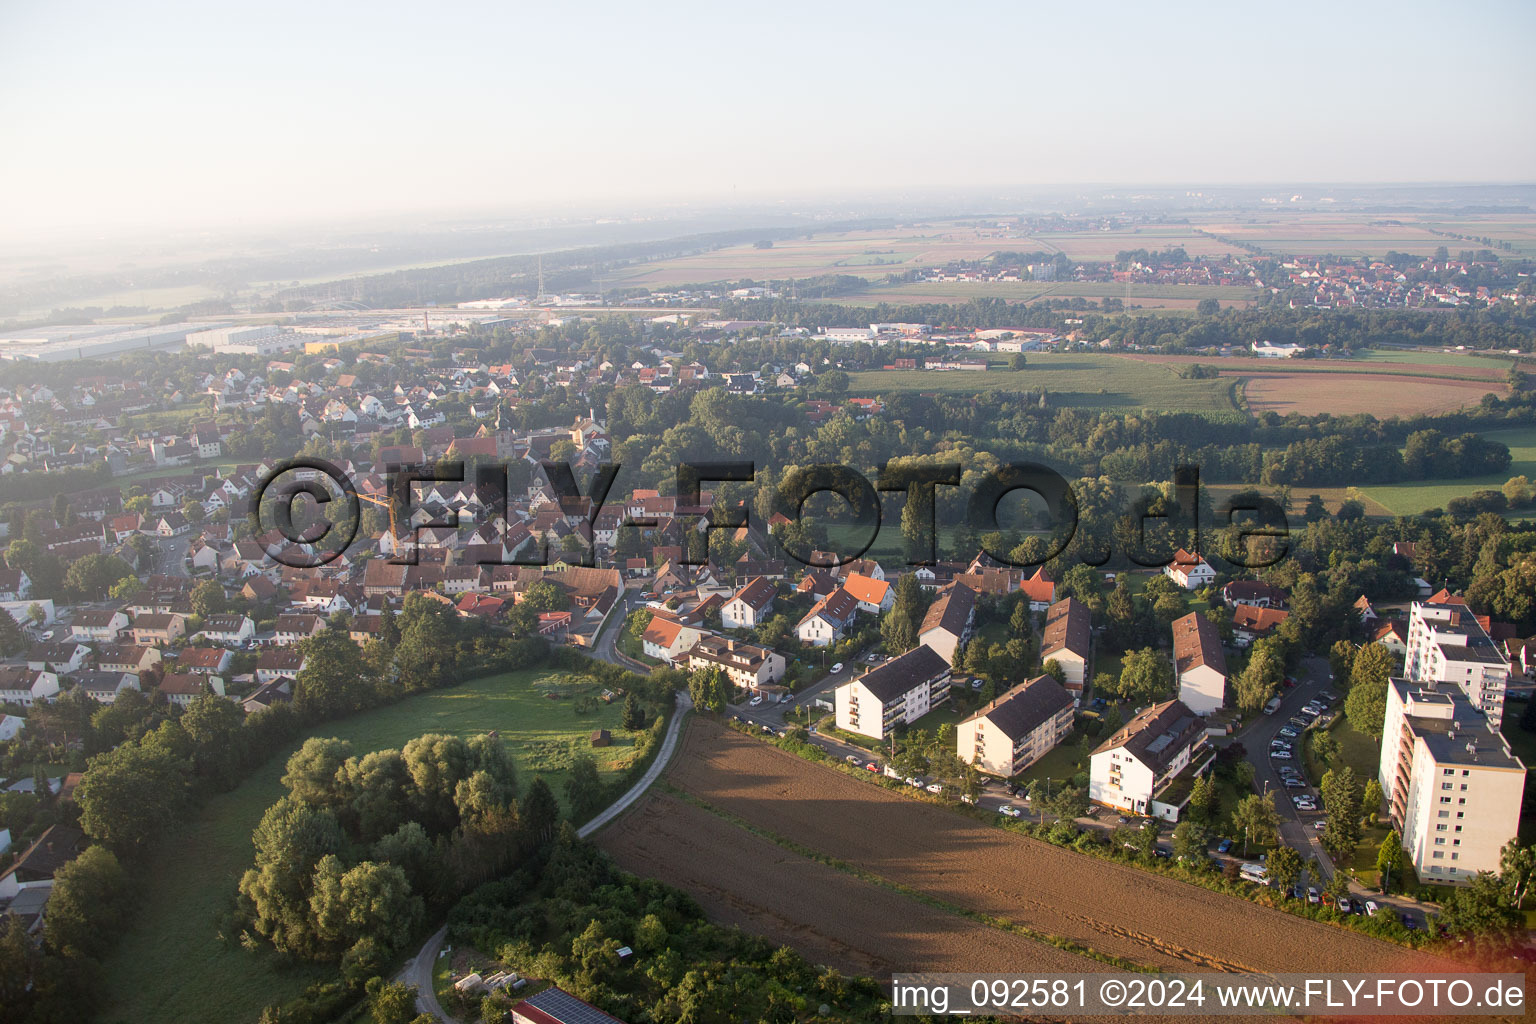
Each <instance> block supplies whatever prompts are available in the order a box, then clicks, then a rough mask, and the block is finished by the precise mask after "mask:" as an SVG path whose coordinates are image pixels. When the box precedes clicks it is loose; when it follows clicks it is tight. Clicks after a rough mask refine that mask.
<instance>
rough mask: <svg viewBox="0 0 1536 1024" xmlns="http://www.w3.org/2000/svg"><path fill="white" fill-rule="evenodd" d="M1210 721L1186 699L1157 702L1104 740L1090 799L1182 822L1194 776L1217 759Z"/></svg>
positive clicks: (1092, 762)
mask: <svg viewBox="0 0 1536 1024" xmlns="http://www.w3.org/2000/svg"><path fill="white" fill-rule="evenodd" d="M1205 739H1206V737H1205V722H1204V721H1202V720H1201V719H1200V716H1198V715H1196V714H1195V713H1194V712H1193V711H1191V710H1190V709H1189V708H1188V707H1186V706H1185V705H1184V703H1183V702H1182V701H1177V700H1169V701H1164V702H1163V703H1161V704H1154V705H1152V706H1151V707H1149V708H1146V709H1145V710H1143V711H1141V712H1140V713H1139V714H1137V715H1136V717H1134V718H1132V719H1131V720H1130V721H1129V722H1127V723H1126V724H1125V725H1124V726H1122V727H1121V728H1120V729H1119V730H1118V731H1116V732H1115V734H1114V735H1113V736H1111V737H1110V738H1109V739H1107V740H1105V741H1104V742H1103V743H1101V744H1100V745H1099V747H1098V749H1096V750H1095V751H1094V752H1093V754H1092V755H1091V756H1090V758H1089V770H1088V797H1089V799H1090V800H1092V801H1093V802H1094V803H1096V804H1102V805H1104V806H1105V807H1112V808H1114V809H1115V810H1118V811H1126V812H1129V813H1132V814H1147V815H1151V816H1153V817H1157V818H1162V819H1164V820H1166V821H1178V820H1179V812H1180V811H1181V810H1182V809H1183V807H1184V805H1185V804H1187V803H1188V802H1189V792H1190V788H1191V786H1192V785H1193V781H1194V776H1196V775H1199V774H1202V773H1203V772H1204V771H1205V770H1206V769H1207V768H1208V767H1210V764H1211V761H1212V760H1214V758H1212V757H1209V756H1207V755H1208V753H1209V750H1208V748H1207V747H1206V741H1205Z"/></svg>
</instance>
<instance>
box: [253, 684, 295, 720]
mask: <svg viewBox="0 0 1536 1024" xmlns="http://www.w3.org/2000/svg"><path fill="white" fill-rule="evenodd" d="M292 699H293V682H292V680H291V679H288V678H286V677H279V678H277V679H273V680H271V681H270V682H266V683H262V684H261V685H260V686H258V687H256V689H254V690H252V691H251V695H250V696H249V697H246V698H245V699H244V700H243V701H241V702H240V710H242V711H244V712H245V713H246V714H248V715H254V714H255V713H256V712H258V711H265V710H266V709H267V708H270V707H272V706H273V705H275V704H286V703H288V702H289V701H291V700H292Z"/></svg>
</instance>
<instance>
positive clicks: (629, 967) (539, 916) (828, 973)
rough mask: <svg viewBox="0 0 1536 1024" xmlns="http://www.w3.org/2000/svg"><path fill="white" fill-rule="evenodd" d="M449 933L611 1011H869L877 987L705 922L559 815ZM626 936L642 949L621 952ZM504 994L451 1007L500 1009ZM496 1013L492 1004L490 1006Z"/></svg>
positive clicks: (700, 1016) (799, 1015) (753, 1016)
mask: <svg viewBox="0 0 1536 1024" xmlns="http://www.w3.org/2000/svg"><path fill="white" fill-rule="evenodd" d="M449 938H450V940H451V941H453V942H455V943H458V944H467V945H471V946H473V947H475V948H476V949H480V950H484V951H487V952H493V953H494V955H495V957H496V959H497V960H498V961H499V962H500V963H502V964H504V965H506V967H508V968H510V969H512V970H517V971H520V972H522V973H524V974H527V975H529V976H532V977H538V978H547V979H549V980H550V981H552V982H554V983H555V984H557V985H559V986H560V987H561V988H563V989H565V990H566V991H568V992H571V993H573V994H574V995H576V996H578V997H580V998H582V999H585V1000H586V1001H587V1002H589V1003H592V1004H593V1005H594V1006H597V1007H599V1008H600V1009H602V1010H605V1011H607V1012H608V1013H611V1014H613V1015H614V1016H616V1017H619V1018H620V1019H621V1020H679V1021H699V1022H705V1021H740V1020H762V1021H790V1020H806V1019H810V1018H813V1017H814V1018H818V1019H821V1020H826V1021H830V1022H834V1024H836V1022H853V1021H860V1022H862V1021H867V1020H873V1019H875V1018H877V1017H879V1016H880V1014H881V1012H882V1009H881V1007H882V1002H883V1000H884V995H883V993H882V992H881V990H880V988H879V986H878V985H877V984H876V983H875V982H874V981H873V980H872V979H868V978H846V977H844V976H842V975H841V974H839V973H838V972H837V971H835V970H833V969H831V968H827V967H818V966H816V965H814V964H812V963H810V962H808V961H807V960H805V959H804V958H803V957H802V956H801V955H800V954H799V953H797V952H795V951H794V950H793V949H791V948H789V947H788V946H780V947H777V948H775V947H774V946H773V945H771V944H770V943H769V942H767V941H766V940H764V939H761V938H759V937H757V936H754V935H751V934H749V933H747V932H743V931H741V930H740V929H734V928H724V927H721V926H719V925H715V924H711V923H710V922H709V921H708V920H707V919H706V918H705V917H704V913H703V911H702V910H701V909H700V907H699V905H698V904H697V903H696V902H695V901H694V900H693V899H692V898H691V897H690V896H688V895H686V894H684V893H682V892H680V891H678V890H676V889H671V888H668V887H667V886H665V885H663V884H661V883H660V882H656V881H653V880H650V879H644V878H637V877H635V876H634V875H630V874H626V873H624V872H621V871H619V870H618V869H617V868H615V867H614V865H613V863H612V862H611V861H610V860H609V859H608V857H607V856H606V855H605V854H603V853H601V852H600V851H598V850H597V849H596V848H595V847H593V846H591V845H590V844H588V843H585V842H583V841H581V840H579V839H577V838H576V837H575V834H574V832H572V831H571V830H570V829H569V828H566V827H562V828H561V829H560V831H559V834H558V835H557V836H556V837H555V839H554V842H553V843H552V844H551V847H550V848H549V850H548V853H547V855H546V856H544V857H542V858H541V859H537V860H535V859H533V858H530V859H528V860H525V861H524V862H523V863H522V864H520V865H519V867H518V868H517V870H515V871H514V872H513V873H512V874H511V875H510V876H509V877H506V878H503V879H500V880H498V881H495V882H491V883H488V884H486V885H483V886H481V887H480V888H479V889H476V890H475V891H474V892H472V893H470V894H469V895H468V896H467V897H465V898H464V899H463V900H462V901H461V902H460V903H459V904H458V906H456V907H455V908H454V910H453V912H452V914H451V915H450V917H449ZM621 946H629V947H631V948H632V949H634V950H635V953H636V955H637V957H638V958H639V959H640V961H641V968H640V969H637V968H636V967H635V966H634V964H635V961H625V960H621V959H620V957H619V955H618V950H619V948H620V947H621ZM506 1005H507V1004H506V1002H504V1001H498V1000H496V999H491V1000H489V1001H488V1005H484V1006H482V1005H474V1006H464V1007H459V1009H460V1010H461V1016H462V1017H466V1018H468V1017H471V1016H476V1015H478V1016H479V1018H480V1019H484V1020H491V1019H497V1020H499V1019H501V1016H500V1015H501V1014H504V1013H505V1009H506ZM493 1015H494V1016H493Z"/></svg>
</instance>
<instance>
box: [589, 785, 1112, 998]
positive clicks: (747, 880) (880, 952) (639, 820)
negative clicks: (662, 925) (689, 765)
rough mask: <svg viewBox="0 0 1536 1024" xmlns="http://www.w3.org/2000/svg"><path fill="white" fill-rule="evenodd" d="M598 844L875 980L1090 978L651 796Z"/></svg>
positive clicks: (1074, 966)
mask: <svg viewBox="0 0 1536 1024" xmlns="http://www.w3.org/2000/svg"><path fill="white" fill-rule="evenodd" d="M621 822H622V823H621V824H618V825H615V826H613V827H611V828H609V829H608V830H606V831H605V832H604V833H603V835H602V837H601V838H600V839H599V843H600V844H601V845H602V846H603V847H605V848H606V849H607V850H608V851H609V852H610V853H612V854H613V855H614V859H615V860H617V861H618V863H619V865H620V866H621V867H623V868H625V869H626V870H628V871H633V872H635V873H636V874H638V875H645V876H647V877H650V878H659V879H661V880H662V881H664V882H667V883H668V884H670V885H675V886H677V887H678V888H680V889H683V890H686V891H687V892H689V893H692V894H693V895H694V896H695V897H696V898H697V899H698V900H699V902H700V903H702V904H703V905H704V906H705V907H706V908H707V909H708V911H709V915H710V917H711V918H713V919H714V920H716V921H717V922H720V923H722V924H729V925H738V926H740V927H741V928H742V929H743V930H744V931H749V932H753V933H755V934H758V935H762V936H764V937H766V938H768V939H770V940H771V941H773V942H776V943H784V944H787V945H790V946H793V947H795V948H796V949H798V950H800V952H801V953H803V954H804V955H805V956H807V957H809V958H810V959H811V960H812V961H814V962H816V963H824V964H831V965H832V966H834V967H836V968H837V969H838V970H840V971H844V972H846V973H850V974H863V975H870V976H873V977H876V978H880V977H885V976H888V975H890V974H891V973H892V972H893V971H906V970H911V969H912V968H913V967H914V966H915V965H918V964H939V963H944V964H952V965H959V964H969V965H973V966H972V967H971V968H968V969H973V970H977V971H999V972H1001V971H1069V972H1077V971H1094V970H1107V969H1108V968H1107V967H1106V965H1104V964H1103V963H1101V962H1098V961H1095V960H1093V959H1091V958H1088V957H1081V956H1077V955H1075V954H1072V953H1068V952H1065V951H1063V950H1060V949H1057V948H1056V947H1054V946H1050V945H1047V944H1045V943H1043V942H1037V941H1035V940H1034V939H1031V938H1029V937H1027V936H1024V935H1018V934H1015V933H1012V932H1006V931H1000V930H998V929H996V928H987V927H983V926H981V925H978V924H976V923H975V922H973V921H970V920H967V919H966V918H964V917H961V916H959V915H958V914H953V913H950V912H948V911H945V910H941V909H937V908H934V907H930V906H927V905H925V904H923V903H921V902H918V901H916V900H913V899H910V898H909V897H907V896H905V895H902V894H901V893H898V892H893V891H891V890H889V889H884V888H881V887H880V886H878V885H874V884H871V883H869V882H864V881H861V880H859V879H857V878H854V877H851V876H849V875H847V874H845V873H843V872H841V871H838V870H837V869H835V868H831V867H828V866H826V865H825V864H819V863H817V862H816V861H813V860H808V859H807V858H805V857H802V856H800V855H799V854H796V853H792V852H790V851H788V850H785V849H783V848H782V847H779V846H776V845H774V844H773V843H771V842H769V841H768V840H766V839H760V838H758V837H757V836H755V835H753V834H752V833H750V832H748V831H746V830H745V829H741V828H737V827H736V826H735V825H732V824H731V823H730V822H728V821H725V820H724V819H722V818H720V817H719V816H718V815H714V814H711V813H710V812H708V811H706V810H702V809H700V808H698V807H694V806H692V805H690V804H688V803H685V802H683V801H681V800H678V799H677V798H675V797H671V796H666V795H664V794H654V793H653V794H651V795H650V796H648V797H646V799H645V800H644V801H642V802H641V803H640V804H638V805H637V806H636V807H635V809H634V810H632V811H631V812H630V813H629V814H628V815H626V816H625V817H624V818H623V819H621Z"/></svg>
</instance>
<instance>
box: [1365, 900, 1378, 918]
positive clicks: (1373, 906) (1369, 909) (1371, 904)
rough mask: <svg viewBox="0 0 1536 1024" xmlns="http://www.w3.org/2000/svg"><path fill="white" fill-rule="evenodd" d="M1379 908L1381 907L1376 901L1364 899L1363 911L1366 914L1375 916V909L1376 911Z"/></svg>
mask: <svg viewBox="0 0 1536 1024" xmlns="http://www.w3.org/2000/svg"><path fill="white" fill-rule="evenodd" d="M1380 909H1381V904H1379V903H1377V902H1376V901H1375V900H1366V901H1365V912H1366V913H1367V914H1370V915H1371V916H1372V917H1375V916H1376V911H1378V910H1380Z"/></svg>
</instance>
